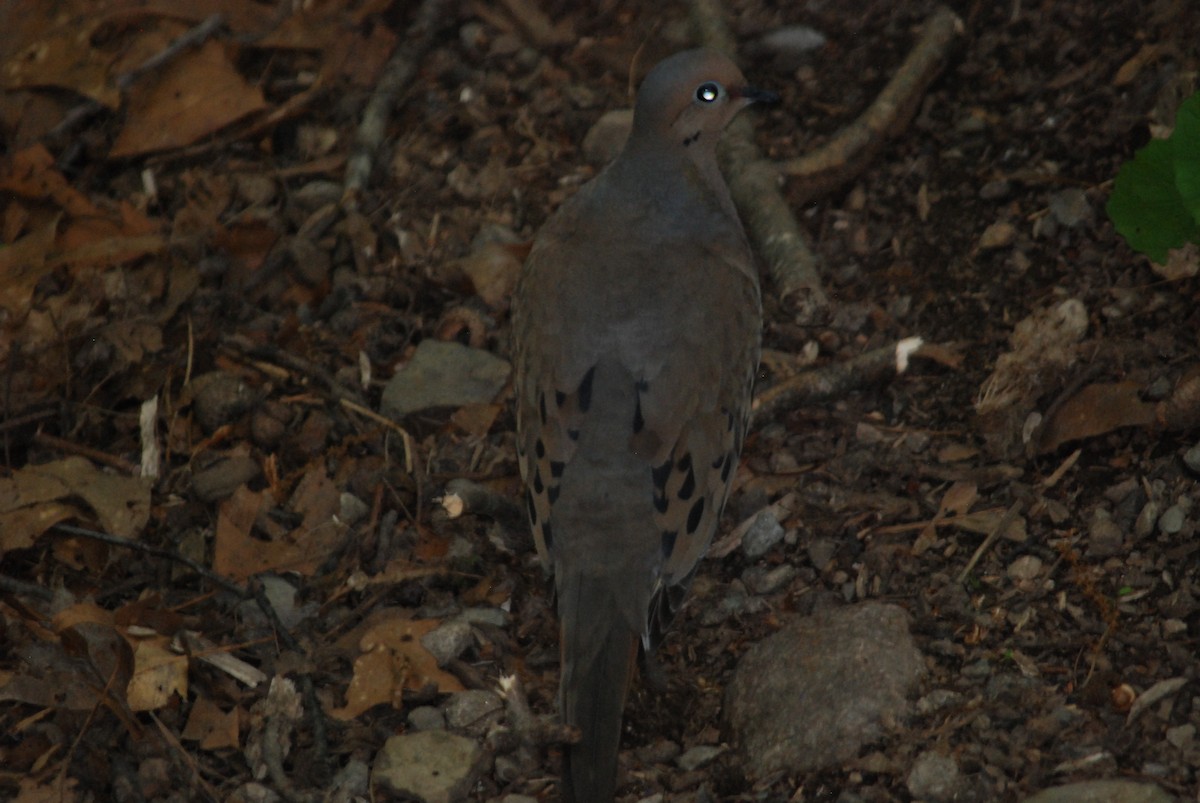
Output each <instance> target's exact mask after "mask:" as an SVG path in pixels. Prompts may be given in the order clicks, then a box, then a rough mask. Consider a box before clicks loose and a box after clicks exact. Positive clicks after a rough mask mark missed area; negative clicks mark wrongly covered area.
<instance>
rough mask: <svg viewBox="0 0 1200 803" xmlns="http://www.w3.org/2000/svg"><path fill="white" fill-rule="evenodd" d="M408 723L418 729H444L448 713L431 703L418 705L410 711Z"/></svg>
mask: <svg viewBox="0 0 1200 803" xmlns="http://www.w3.org/2000/svg"><path fill="white" fill-rule="evenodd" d="M408 724H409V726H411V727H412V729H413V730H416V731H444V730H445V729H446V715H445V714H443V713H442V710H441V709H440V708H434V707H433V706H431V705H422V706H417V707H416V708H414V709H413V710H411V711H409V712H408Z"/></svg>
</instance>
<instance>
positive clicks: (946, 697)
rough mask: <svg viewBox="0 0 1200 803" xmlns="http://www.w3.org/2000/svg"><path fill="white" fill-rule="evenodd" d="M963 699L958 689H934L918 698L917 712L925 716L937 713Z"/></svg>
mask: <svg viewBox="0 0 1200 803" xmlns="http://www.w3.org/2000/svg"><path fill="white" fill-rule="evenodd" d="M962 699H963V696H962V695H961V694H960V693H958V692H956V691H951V690H950V689H934V690H933V691H931V692H929V694H926V695H925V696H924V697H922V698H921V699H919V700H917V713H918V714H920V715H921V716H923V717H924V716H929V715H930V714H936V713H937V712H938V711H943V710H945V709H947V708H950V707H951V706H955V705H958V704H959V703H961V702H962Z"/></svg>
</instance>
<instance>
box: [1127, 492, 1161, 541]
mask: <svg viewBox="0 0 1200 803" xmlns="http://www.w3.org/2000/svg"><path fill="white" fill-rule="evenodd" d="M1161 510H1162V506H1161V505H1159V504H1158V502H1155V501H1154V500H1153V499H1151V500H1150V501H1149V502H1147V503H1146V506H1145V507H1143V508H1142V512H1141V513H1139V514H1138V517H1137V520H1136V521H1135V522H1134V523H1133V534H1134V535H1135V536H1136V537H1137V538H1138V540H1141V539H1143V538H1145V537H1146V536H1147V535H1149V534H1150V533H1152V532H1154V525H1155V524H1156V523H1157V522H1158V516H1159V512H1160V511H1161Z"/></svg>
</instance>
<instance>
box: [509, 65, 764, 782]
mask: <svg viewBox="0 0 1200 803" xmlns="http://www.w3.org/2000/svg"><path fill="white" fill-rule="evenodd" d="M766 96H767V93H762V92H758V91H757V90H753V89H750V88H749V87H746V86H745V79H744V78H743V77H742V74H741V72H740V71H739V70H738V69H737V67H736V66H735V65H734V64H733V63H732V62H730V61H729V60H728V59H726V58H725V57H724V56H721V55H720V54H718V53H715V52H713V51H708V50H691V51H686V52H684V53H679V54H677V55H675V56H672V57H671V58H669V59H666V60H665V61H663V62H662V63H660V64H659V65H658V66H656V67H655V68H654V69H653V70H652V71H651V72H650V74H649V75H647V77H646V79H645V81H644V82H643V84H642V86H641V89H640V90H639V92H638V98H637V104H636V107H635V110H634V124H633V130H632V133H631V135H630V137H629V140H628V142H627V143H626V145H625V148H624V150H623V151H622V152H621V154H620V155H619V156H618V157H617V158H616V160H615V161H614V162H613V163H612V164H611V165H610V166H609V167H608V168H606V169H605V170H604V171H603V172H602V173H601V174H600V175H599V176H597V177H596V179H595V180H593V181H592V182H590V183H588V184H587V185H585V186H584V187H583V188H581V189H580V190H579V192H578V193H576V194H575V195H574V196H573V197H572V198H571V199H570V200H568V201H567V202H566V203H564V204H563V205H562V207H561V208H560V209H559V210H558V211H557V212H556V213H555V214H554V215H553V216H552V217H551V218H550V220H549V221H547V223H546V224H545V226H544V227H543V228H542V229H541V231H540V232H539V233H538V236H537V239H536V240H535V243H534V247H533V250H532V252H531V253H530V255H529V258H528V260H527V261H526V264H525V268H524V271H523V273H522V276H521V279H520V281H519V283H518V286H517V291H516V295H515V299H514V304H513V336H514V356H515V367H516V374H515V376H516V379H515V387H516V395H517V435H518V437H517V442H518V451H519V457H520V463H521V473H522V476H523V478H524V480H525V483H526V487H527V489H528V507H529V516H530V522H531V525H532V527H533V531H534V535H535V540H536V543H537V547H538V552H539V554H540V555H541V557H542V560H543V562H544V563H545V565H546V566H547V567H548V568H549V569H551V570H552V571H553V573H554V578H555V589H556V592H557V599H558V616H559V622H560V647H561V663H562V681H561V686H560V691H559V705H560V709H561V713H562V718H563V721H564V722H566V723H567V724H571V725H575V726H577V727H579V728H580V730H581V732H582V741H581V742H580V743H579V744H577V745H573V746H571V747H570V748H568V749H567V751H566V755H565V758H564V777H563V798H564V800H568V801H580V802H587V803H591V802H593V801H595V802H596V803H602V802H606V801H611V800H612V799H613V797H614V794H615V785H616V763H617V751H618V747H619V742H620V734H621V720H622V714H623V708H624V702H625V697H626V693H627V691H628V686H629V682H630V678H631V675H632V667H633V662H634V659H635V657H636V654H637V649H638V646H639V644H640V645H641V646H642V648H643V649H645V650H647V651H650V650H652V649H654V647H655V646H656V645H657V643H658V641H659V639H660V637H661V635H662V632H663V629H664V628H665V627H666V626H667V624H669V622H670V619H671V617H672V615H673V614H674V611H675V608H676V607H677V605H678V604H679V602H680V601H681V599H682V598H683V595H684V592H685V591H686V589H687V586H688V583H689V582H690V579H691V576H692V574H693V572H694V570H695V568H696V564H697V563H698V561H699V560H700V558H701V557H702V556H703V555H704V552H705V551H706V550H707V548H708V545H709V543H710V542H711V540H712V537H713V533H714V531H715V529H716V526H717V521H718V518H719V516H720V513H721V509H722V507H723V506H724V504H725V499H726V497H727V495H728V493H729V487H730V484H731V483H732V480H733V475H734V473H735V471H736V468H737V461H738V453H739V451H740V449H741V445H742V440H743V437H744V435H745V432H746V426H747V420H748V415H749V410H750V394H751V389H752V385H753V380H754V375H755V372H756V370H757V366H758V355H759V339H760V331H761V326H762V310H761V303H760V298H759V287H758V278H757V274H756V272H755V269H754V263H753V258H752V255H751V252H750V248H749V246H748V245H747V242H746V238H745V234H744V233H743V230H742V226H741V223H740V221H739V220H738V217H737V213H736V211H735V210H734V207H733V203H732V201H731V200H730V197H729V191H728V188H727V187H726V185H725V181H724V179H723V178H722V176H721V174H720V171H719V170H718V167H717V161H716V143H717V139H718V138H719V136H720V133H721V131H722V130H723V129H724V128H725V126H726V124H727V123H728V122H729V121H730V120H731V119H733V117H734V115H736V114H737V112H738V111H739V110H740V109H742V108H744V107H745V106H746V105H748V104H749V103H751V102H752V101H754V100H761V99H766Z"/></svg>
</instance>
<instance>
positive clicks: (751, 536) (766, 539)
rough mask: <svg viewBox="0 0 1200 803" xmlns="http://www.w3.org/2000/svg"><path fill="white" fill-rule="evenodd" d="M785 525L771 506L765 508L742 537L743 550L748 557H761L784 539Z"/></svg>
mask: <svg viewBox="0 0 1200 803" xmlns="http://www.w3.org/2000/svg"><path fill="white" fill-rule="evenodd" d="M783 535H784V531H783V525H782V524H780V523H779V518H778V517H777V516H776V515H775V511H774V510H773V509H771V508H769V507H768V508H764V509H763V510H762V511H760V512H759V514H758V515H757V516H755V517H754V521H753V523H751V525H750V528H749V529H748V530H746V534H745V535H744V536H743V537H742V551H743V552H745V553H746V557H749V558H760V557H762V556H763V555H765V554H766V553H767V552H768V551H770V549H771V547H773V546H775V545H776V544H778V543H779V542H780V541H782V540H783Z"/></svg>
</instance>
